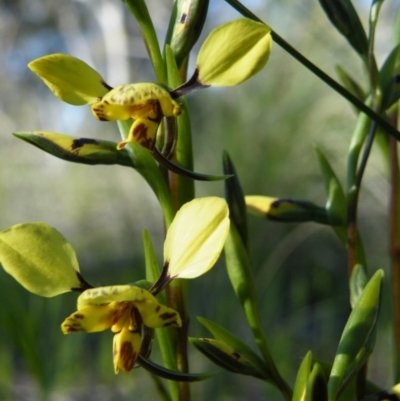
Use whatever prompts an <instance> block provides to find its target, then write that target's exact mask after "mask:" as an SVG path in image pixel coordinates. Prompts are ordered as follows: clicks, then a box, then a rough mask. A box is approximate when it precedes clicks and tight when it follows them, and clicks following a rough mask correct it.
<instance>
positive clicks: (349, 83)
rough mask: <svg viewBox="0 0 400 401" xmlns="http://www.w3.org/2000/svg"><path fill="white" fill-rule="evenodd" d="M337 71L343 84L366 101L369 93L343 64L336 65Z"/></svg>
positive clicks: (358, 97) (362, 100)
mask: <svg viewBox="0 0 400 401" xmlns="http://www.w3.org/2000/svg"><path fill="white" fill-rule="evenodd" d="M336 72H337V73H338V75H339V78H340V81H341V82H342V84H343V86H344V87H345V88H346V89H347V90H348V91H349V92H350V93H352V94H353V95H354V96H355V97H356V98H357V99H359V100H360V101H361V102H364V101H365V98H366V96H367V95H366V93H365V91H364V89H363V88H362V87H361V85H360V84H359V83H358V82H357V81H356V80H355V79H354V78H352V77H351V76H350V75H349V74H348V72H347V71H346V70H345V69H344V68H343V67H342V66H340V65H336Z"/></svg>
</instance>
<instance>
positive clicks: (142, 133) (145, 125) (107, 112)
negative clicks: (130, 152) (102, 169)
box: [92, 83, 181, 150]
mask: <svg viewBox="0 0 400 401" xmlns="http://www.w3.org/2000/svg"><path fill="white" fill-rule="evenodd" d="M92 112H93V114H94V116H95V117H96V118H97V119H98V120H100V121H115V120H129V119H131V118H133V119H134V120H135V122H134V123H133V124H132V126H131V128H130V130H129V135H128V137H127V138H126V139H125V140H124V141H122V142H120V143H119V144H118V146H117V149H122V148H124V147H125V145H126V144H127V143H128V142H136V143H138V144H140V145H142V146H144V147H145V148H147V149H149V150H153V148H154V143H155V137H156V134H157V129H158V126H159V124H160V122H161V120H162V118H163V117H176V116H178V115H179V114H181V107H180V105H179V104H178V103H177V102H176V101H175V100H174V99H172V97H171V95H170V94H169V92H168V91H167V90H166V89H164V88H163V87H162V86H160V85H157V84H153V83H138V84H127V85H121V86H117V87H116V88H114V89H112V90H111V91H110V92H108V93H107V94H106V95H105V96H103V98H102V99H101V100H100V101H99V102H97V103H95V104H93V105H92Z"/></svg>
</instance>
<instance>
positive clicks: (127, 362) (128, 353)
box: [120, 341, 137, 372]
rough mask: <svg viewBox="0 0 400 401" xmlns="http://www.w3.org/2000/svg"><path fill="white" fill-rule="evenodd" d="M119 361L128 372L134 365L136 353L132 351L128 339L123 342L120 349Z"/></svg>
mask: <svg viewBox="0 0 400 401" xmlns="http://www.w3.org/2000/svg"><path fill="white" fill-rule="evenodd" d="M120 358H121V363H122V365H123V367H124V370H125V371H126V372H130V371H131V370H132V369H133V366H134V365H135V361H136V358H137V353H136V352H134V351H133V347H132V344H131V343H130V342H128V341H126V342H124V343H123V344H122V346H121V351H120Z"/></svg>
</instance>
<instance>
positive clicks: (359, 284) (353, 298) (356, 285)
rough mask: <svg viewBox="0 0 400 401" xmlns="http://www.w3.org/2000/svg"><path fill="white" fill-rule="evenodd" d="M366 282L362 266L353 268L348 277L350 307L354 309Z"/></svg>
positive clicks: (358, 265) (365, 273)
mask: <svg viewBox="0 0 400 401" xmlns="http://www.w3.org/2000/svg"><path fill="white" fill-rule="evenodd" d="M367 282H368V276H367V271H366V270H365V268H364V266H363V265H360V264H357V265H355V266H354V269H353V271H352V272H351V276H350V281H349V284H350V305H351V307H352V308H354V306H355V304H356V303H357V301H358V298H360V295H361V294H362V292H363V291H364V288H365V286H366V285H367Z"/></svg>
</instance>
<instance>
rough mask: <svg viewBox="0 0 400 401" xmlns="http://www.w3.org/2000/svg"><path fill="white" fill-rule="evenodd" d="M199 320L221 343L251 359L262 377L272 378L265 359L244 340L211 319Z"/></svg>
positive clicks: (200, 318)
mask: <svg viewBox="0 0 400 401" xmlns="http://www.w3.org/2000/svg"><path fill="white" fill-rule="evenodd" d="M197 320H198V321H199V322H200V323H201V324H202V325H203V326H204V327H206V329H207V330H209V331H210V333H211V334H212V335H213V336H214V338H215V339H216V340H218V341H220V342H221V343H224V344H226V345H228V346H229V347H231V348H232V349H234V350H236V351H237V352H239V354H240V355H241V356H242V357H243V358H245V359H246V360H248V361H249V363H250V364H251V365H252V366H254V368H255V369H256V371H257V372H259V374H261V376H262V378H263V379H265V380H270V379H269V378H270V375H269V372H268V368H267V366H266V365H265V363H264V361H263V360H262V359H261V358H260V357H259V356H258V355H257V354H256V353H255V352H254V351H253V350H252V349H251V348H250V347H249V346H248V345H246V344H245V343H244V342H243V341H241V340H240V339H239V338H237V337H236V336H235V335H234V334H232V333H231V332H230V331H228V330H226V329H224V328H223V327H221V326H220V325H218V324H217V323H214V322H212V321H211V320H208V319H205V318H203V317H197Z"/></svg>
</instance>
